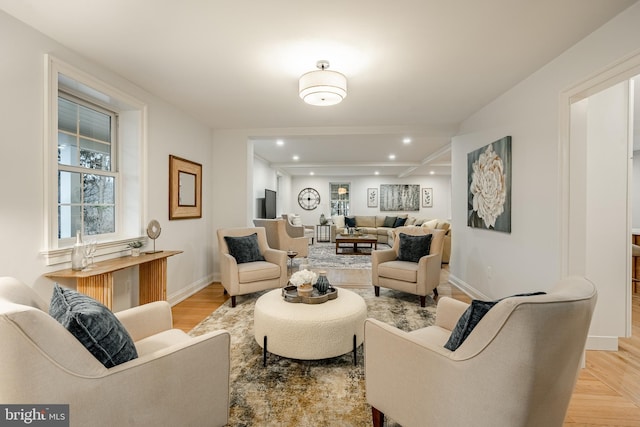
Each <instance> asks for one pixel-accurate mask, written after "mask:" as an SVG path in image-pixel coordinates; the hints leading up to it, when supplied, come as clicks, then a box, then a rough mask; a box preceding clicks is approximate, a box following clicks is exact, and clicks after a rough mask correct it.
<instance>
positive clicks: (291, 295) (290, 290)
mask: <svg viewBox="0 0 640 427" xmlns="http://www.w3.org/2000/svg"><path fill="white" fill-rule="evenodd" d="M282 297H283V298H284V300H285V301H287V302H293V303H303V304H322V303H323V302H327V301H329V300H332V299H336V298H338V289H336V288H334V287H329V289H328V290H327V293H325V294H321V293H320V291H318V290H317V289H316V288H313V292H311V295H310V296H301V295H298V288H297V287H296V286H294V285H289V286H285V287H284V288H282Z"/></svg>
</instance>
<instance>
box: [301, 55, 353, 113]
mask: <svg viewBox="0 0 640 427" xmlns="http://www.w3.org/2000/svg"><path fill="white" fill-rule="evenodd" d="M316 66H317V67H318V71H310V72H308V73H306V74H303V75H302V76H301V77H300V82H299V86H298V88H299V93H300V98H302V100H303V101H304V102H306V103H307V104H310V105H317V106H321V107H326V106H329V105H336V104H339V103H340V102H342V100H343V99H344V98H346V97H347V78H346V77H345V76H344V74H341V73H338V72H337V71H329V70H328V68H329V61H318V63H317V64H316Z"/></svg>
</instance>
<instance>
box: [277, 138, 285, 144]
mask: <svg viewBox="0 0 640 427" xmlns="http://www.w3.org/2000/svg"><path fill="white" fill-rule="evenodd" d="M276 144H277V145H284V141H283V140H281V139H279V140H277V141H276Z"/></svg>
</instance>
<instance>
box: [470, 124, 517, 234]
mask: <svg viewBox="0 0 640 427" xmlns="http://www.w3.org/2000/svg"><path fill="white" fill-rule="evenodd" d="M467 174H468V183H469V191H468V194H467V200H468V208H467V210H468V215H467V225H468V226H469V227H474V228H485V229H488V230H495V231H501V232H504V233H511V137H510V136H506V137H504V138H502V139H499V140H497V141H495V142H492V143H491V144H489V145H486V146H484V147H482V148H479V149H477V150H475V151H472V152H470V153H468V154H467Z"/></svg>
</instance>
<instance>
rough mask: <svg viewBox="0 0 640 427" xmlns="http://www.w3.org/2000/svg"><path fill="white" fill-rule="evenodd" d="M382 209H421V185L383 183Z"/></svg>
mask: <svg viewBox="0 0 640 427" xmlns="http://www.w3.org/2000/svg"><path fill="white" fill-rule="evenodd" d="M380 210H381V211H419V210H420V185H414V184H381V185H380Z"/></svg>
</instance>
